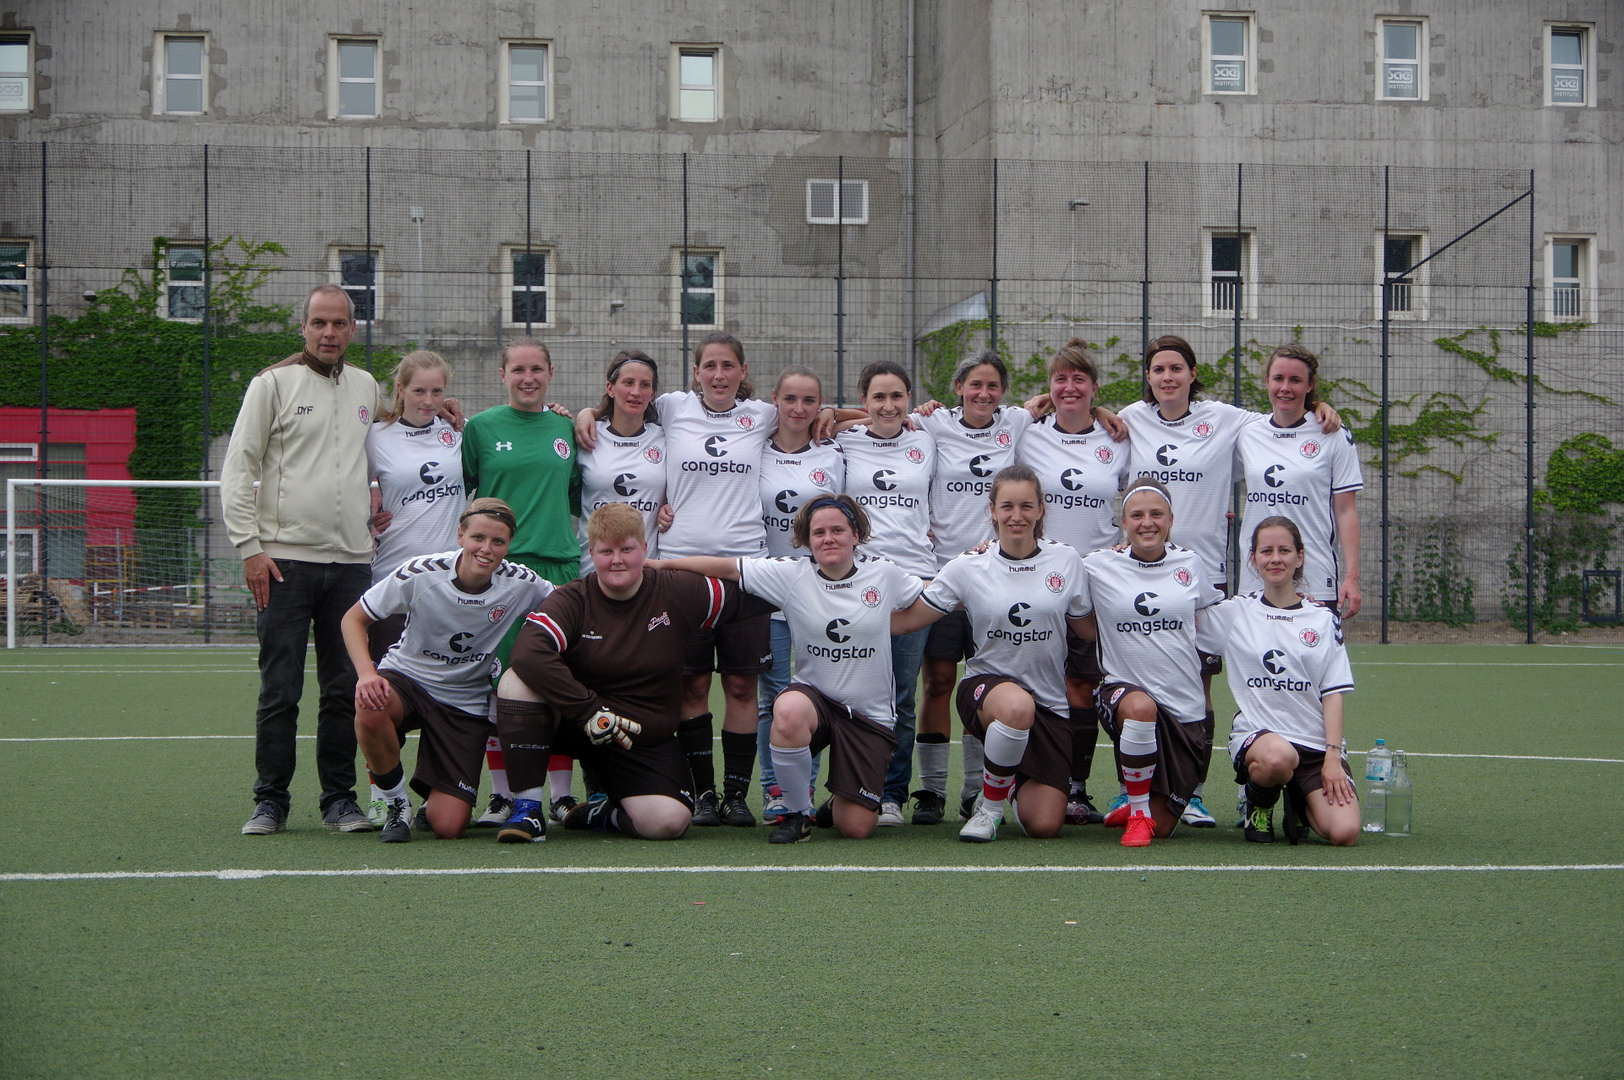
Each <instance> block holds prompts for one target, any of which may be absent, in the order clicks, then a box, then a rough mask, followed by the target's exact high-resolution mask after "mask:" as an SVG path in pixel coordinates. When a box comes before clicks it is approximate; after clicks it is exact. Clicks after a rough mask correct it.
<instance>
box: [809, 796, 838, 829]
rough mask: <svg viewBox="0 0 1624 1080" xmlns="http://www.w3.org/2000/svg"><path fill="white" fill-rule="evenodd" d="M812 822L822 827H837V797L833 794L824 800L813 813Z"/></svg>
mask: <svg viewBox="0 0 1624 1080" xmlns="http://www.w3.org/2000/svg"><path fill="white" fill-rule="evenodd" d="M812 823H813V824H814V825H816V826H817V827H818V828H820V829H832V828H834V827H835V797H834V796H833V795H831V796H829V797H828V798H827V799H824V800H823V803H822V805H820V806H819V807H818V812H817V813H816V814H815V815H813V818H812Z"/></svg>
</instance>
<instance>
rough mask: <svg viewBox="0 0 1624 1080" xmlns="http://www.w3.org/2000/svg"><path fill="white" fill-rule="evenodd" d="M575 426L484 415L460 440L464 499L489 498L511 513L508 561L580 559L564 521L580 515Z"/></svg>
mask: <svg viewBox="0 0 1624 1080" xmlns="http://www.w3.org/2000/svg"><path fill="white" fill-rule="evenodd" d="M576 462H577V458H576V453H575V425H574V424H573V423H571V422H570V421H569V420H566V419H565V418H564V417H562V416H559V415H558V414H557V413H554V412H548V411H543V412H521V411H520V410H518V409H515V408H514V407H513V406H511V405H498V406H497V407H496V408H494V409H486V410H485V411H484V412H482V413H480V414H479V415H478V416H476V417H474V418H473V419H472V420H470V421H468V427H467V430H465V431H464V432H463V434H462V475H463V480H464V483H465V485H466V490H467V491H468V494H469V499H470V501H472V500H473V499H474V498H476V497H477V498H485V497H494V498H498V499H501V500H503V501H504V502H506V503H507V504H508V505H509V506H511V507H513V512H514V513H515V514H516V515H518V519H519V529H518V532H517V533H515V534H514V537H513V543H512V544H511V545H510V546H509V548H508V556H507V557H508V558H510V559H512V558H515V557H521V558H522V557H526V556H528V557H530V558H535V559H547V560H552V561H561V560H564V559H577V560H578V559H580V557H581V545H580V543H579V542H578V541H577V540H576V538H575V530H574V527H573V525H572V523H571V521H570V517H571V516H572V515H579V514H580V512H581V491H580V471H579V470H578V469H577V468H576Z"/></svg>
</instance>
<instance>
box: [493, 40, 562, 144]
mask: <svg viewBox="0 0 1624 1080" xmlns="http://www.w3.org/2000/svg"><path fill="white" fill-rule="evenodd" d="M548 60H549V57H548V46H547V43H546V42H543V41H510V42H508V45H507V50H506V53H505V61H506V63H507V76H506V78H505V79H504V80H503V84H502V85H503V89H504V91H505V92H506V94H507V100H506V102H505V103H504V107H503V110H502V120H503V122H505V123H512V124H529V123H535V122H537V121H541V120H546V119H547V118H548V117H549V116H550V115H551V112H552V110H551V109H550V108H549V105H550V102H549V100H548V98H549V93H548V90H549V84H548V68H549V64H548Z"/></svg>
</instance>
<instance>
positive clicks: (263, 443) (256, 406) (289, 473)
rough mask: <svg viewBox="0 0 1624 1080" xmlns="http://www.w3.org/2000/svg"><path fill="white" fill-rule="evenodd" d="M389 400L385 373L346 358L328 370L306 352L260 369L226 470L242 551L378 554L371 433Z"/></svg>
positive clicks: (350, 558)
mask: <svg viewBox="0 0 1624 1080" xmlns="http://www.w3.org/2000/svg"><path fill="white" fill-rule="evenodd" d="M387 405H388V402H387V401H386V400H384V398H383V391H382V388H381V387H380V386H379V384H378V382H377V381H376V380H375V379H373V378H372V376H370V375H368V374H367V373H366V372H365V371H363V370H361V369H360V368H357V367H355V366H353V365H350V364H346V363H344V362H343V361H340V362H339V363H338V365H337V367H335V368H334V369H333V373H332V374H331V375H323V374H321V367H320V365H319V362H318V361H316V360H315V359H314V358H313V357H311V356H309V355H308V354H305V353H300V354H299V355H296V356H290V357H288V358H287V359H286V360H283V361H281V362H280V363H276V364H273V365H271V366H270V367H268V368H266V369H265V370H264V371H261V372H260V373H259V374H258V375H255V376H254V378H253V381H252V382H250V383H249V384H248V390H247V392H246V393H245V394H243V399H242V409H241V411H240V412H238V413H237V424H236V426H235V427H233V428H232V429H231V442H230V444H229V446H228V447H227V449H226V460H225V465H224V466H223V467H222V468H221V470H220V504H221V508H222V510H223V513H224V518H225V524H226V534H227V535H228V536H230V537H231V542H232V543H233V544H234V545H236V548H237V553H238V554H239V555H241V556H242V557H243V558H244V559H247V558H249V557H250V556H253V555H257V554H259V553H260V552H262V551H263V552H264V553H265V554H267V555H269V556H270V557H271V558H273V559H295V560H298V561H301V562H317V563H365V562H371V561H372V537H371V535H370V534H369V533H368V532H367V518H368V516H369V514H370V511H371V501H370V499H369V496H368V491H367V452H366V439H367V431H368V429H369V428H370V427H371V425H372V418H373V417H374V416H375V415H377V413H378V411H379V410H380V409H381V408H385V407H387ZM255 481H258V482H259V492H258V497H257V498H256V497H255V491H254V482H255Z"/></svg>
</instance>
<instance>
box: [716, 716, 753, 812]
mask: <svg viewBox="0 0 1624 1080" xmlns="http://www.w3.org/2000/svg"><path fill="white" fill-rule="evenodd" d="M755 766H756V733H755V732H753V731H751V732H741V731H726V730H724V731H723V732H722V795H723V796H724V797H725V798H732V797H733V796H735V795H737V796H738V797H739V798H741V799H742V798H744V797H745V795H746V794H748V793H749V791H750V777H751V774H752V773H753V772H754V770H755Z"/></svg>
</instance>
